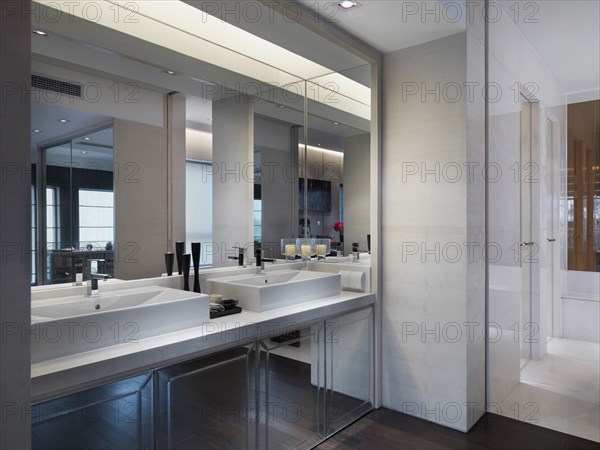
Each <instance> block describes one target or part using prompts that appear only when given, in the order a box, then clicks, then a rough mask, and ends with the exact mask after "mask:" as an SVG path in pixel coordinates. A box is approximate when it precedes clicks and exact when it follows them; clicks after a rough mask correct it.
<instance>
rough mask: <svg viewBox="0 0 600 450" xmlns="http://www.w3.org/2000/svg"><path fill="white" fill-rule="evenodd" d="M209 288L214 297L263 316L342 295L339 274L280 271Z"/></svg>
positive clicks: (212, 283) (238, 277)
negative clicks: (280, 309)
mask: <svg viewBox="0 0 600 450" xmlns="http://www.w3.org/2000/svg"><path fill="white" fill-rule="evenodd" d="M206 287H207V290H208V292H210V293H211V294H221V295H223V298H226V299H227V298H233V299H236V300H238V301H239V305H240V306H241V307H242V309H247V310H250V311H256V312H263V311H269V310H271V309H275V308H281V307H284V306H290V305H295V304H298V303H301V302H303V301H309V300H316V299H319V298H325V297H331V296H334V295H339V294H340V292H341V277H340V275H339V274H337V273H322V272H313V271H309V270H281V271H279V270H278V271H273V272H268V273H266V274H260V275H258V274H257V275H248V274H246V275H236V276H229V277H221V278H211V279H209V280H207V284H206Z"/></svg>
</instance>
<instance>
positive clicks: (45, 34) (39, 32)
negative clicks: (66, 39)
mask: <svg viewBox="0 0 600 450" xmlns="http://www.w3.org/2000/svg"><path fill="white" fill-rule="evenodd" d="M32 31H33V34H37V35H38V36H48V33H46V32H45V31H42V30H32Z"/></svg>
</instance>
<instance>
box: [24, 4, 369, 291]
mask: <svg viewBox="0 0 600 450" xmlns="http://www.w3.org/2000/svg"><path fill="white" fill-rule="evenodd" d="M143 6H144V8H145V9H144V11H143V12H144V15H140V16H139V20H141V21H146V20H147V21H148V23H149V25H148V26H149V27H150V24H151V25H152V27H154V26H158V25H160V27H162V28H164V30H163V31H164V33H163V34H161V33H158V32H157V33H156V35H154V34H152V33H150V34H148V35H140V34H135V35H134V34H133V28H132V27H129V28H127V27H121V28H120V29H119V31H117V30H116V28H117V26H118V25H120V24H114V23H112V22H111V21H108V22H105V21H103V20H98V21H95V22H90V21H86V20H85V18H84V17H80V16H78V15H77V13H76V12H75V13H74V14H75V15H73V16H70V15H68V14H66V13H65V12H64V11H63V13H62V14H61V15H58V16H53V15H50V14H40V15H39V17H37V18H36V20H37V22H38V23H36V24H35V25H36V26H37V27H39V28H40V29H43V30H44V31H46V32H47V33H48V34H47V36H38V35H35V36H34V37H33V40H32V69H33V73H34V78H35V80H36V83H34V94H35V95H33V96H32V128H33V129H38V130H39V131H40V133H37V134H36V135H37V136H36V139H35V146H34V152H33V155H34V156H33V159H32V162H33V163H34V164H35V165H36V166H35V167H36V169H35V170H36V171H37V172H39V180H40V183H38V184H37V185H36V187H35V188H34V190H33V191H32V200H33V203H34V206H33V208H34V210H35V212H36V215H35V217H36V221H35V222H36V226H35V227H34V229H33V230H32V233H33V235H35V240H34V241H35V242H36V245H35V249H34V258H33V259H34V260H35V261H36V262H35V263H34V264H33V266H32V284H50V283H58V282H66V281H71V280H70V278H69V277H73V276H74V275H73V274H74V270H75V271H76V270H78V269H77V267H78V265H80V264H84V265H85V258H82V257H80V255H75V254H74V253H73V252H93V253H86V254H84V255H83V256H89V257H91V256H94V258H96V257H97V258H98V259H104V260H105V261H107V267H106V268H105V270H106V273H110V274H111V276H114V277H116V278H121V279H134V278H144V277H149V276H156V275H159V274H160V273H162V272H163V271H164V261H163V260H164V258H163V254H164V252H165V251H174V243H175V241H180V240H185V241H186V245H187V248H186V251H187V252H189V250H190V248H189V246H190V242H192V241H200V242H202V255H201V265H202V266H204V267H209V266H213V267H218V266H225V265H235V264H236V261H233V259H232V258H237V255H238V250H237V247H242V248H244V249H245V252H246V253H245V254H246V260H247V262H248V263H250V262H251V261H252V259H253V256H254V251H255V249H256V248H261V249H262V250H263V251H264V254H265V257H271V258H281V257H282V255H281V250H280V240H281V239H282V238H286V237H300V236H303V237H315V238H325V239H329V240H330V243H331V248H332V249H334V250H337V251H338V252H341V253H344V254H349V253H351V252H352V250H353V248H352V247H353V246H352V244H354V243H356V244H357V246H358V247H359V248H360V250H367V249H368V235H369V233H370V229H369V154H370V150H369V148H370V143H369V130H370V122H369V119H370V106H369V105H370V68H369V66H362V67H353V68H351V69H347V67H348V62H349V61H350V59H349V58H348V55H342V52H340V53H339V55H340V56H339V58H338V57H336V56H331V55H330V58H329V59H330V61H327V64H328V65H329V66H331V67H333V68H335V69H336V70H331V69H330V68H327V67H326V66H325V65H320V64H324V62H323V61H321V62H320V64H317V63H315V62H312V61H309V60H307V59H305V58H302V57H300V56H298V55H295V54H293V53H291V52H289V51H288V50H285V49H283V48H276V46H273V45H272V44H270V43H266V41H265V42H262V43H260V45H258V44H257V45H258V46H257V47H256V48H257V49H260V48H263V49H266V48H267V47H268V48H269V49H270V50H269V51H266V50H264V51H263V50H260V51H258V50H257V51H255V52H250V53H251V54H250V53H248V54H240V53H239V52H236V51H235V50H230V49H229V47H228V46H229V45H230V44H231V42H229V43H228V44H227V45H226V43H225V42H219V41H218V39H217V37H215V36H212V37H210V38H208V37H205V36H203V37H200V36H199V35H197V33H199V31H198V30H196V31H194V32H190V33H188V34H186V39H187V40H189V42H188V44H191V43H192V41H193V43H194V45H197V46H198V47H194V46H193V45H192V46H191V47H190V46H188V47H186V49H184V48H183V47H181V48H180V47H179V45H180V42H177V43H173V44H171V43H166V42H162V41H160V39H162V36H164V35H167V34H168V33H167V29H168V32H169V33H171V32H174V33H181V32H182V29H181V27H183V25H182V24H179V25H180V26H179V27H174V26H172V25H171V24H169V23H168V21H166V22H165V21H164V20H161V21H157V20H156V19H155V18H154V17H155V16H156V14H157V13H158V12H159V11H158V9H160V7H159V5H154V4H153V5H150V4H148V5H147V4H144V5H143ZM48 8H53V6H51V5H48ZM155 8H158V9H157V10H156V11H155ZM177 8H185V9H186V12H187V14H189V15H193V14H196V13H201V12H200V11H198V10H196V9H195V8H192V7H191V6H189V5H184V4H179V3H178V4H177ZM190 8H191V9H190ZM203 14H204V13H203ZM204 15H205V16H207V15H206V14H204ZM55 17H58V20H55V19H53V20H48V18H55ZM106 17H110V15H109V14H107V16H106ZM157 17H158V16H157ZM207 17H208V18H207ZM207 17H203V20H209V19H210V16H207ZM157 24H158V25H157ZM184 28H185V27H184ZM136 29H137V28H136ZM117 32H118V33H120V34H119V39H118V40H117V41H118V42H116V41H115V40H114V39H112V38H111V34H112V33H117ZM248 39H259V38H257V37H254V36H253V37H251V38H250V37H249V38H248ZM159 41H160V42H159ZM200 48H201V50H202V51H200V50H199V49H200ZM284 54H285V56H286V57H285V58H283V57H282V55H284ZM158 55H160V57H159V56H158ZM294 58H296V59H298V58H300V59H298V60H297V61H295V60H294ZM336 58H337V59H336ZM288 60H293V61H295V62H293V64H288V62H289V61H288ZM277 61H279V62H277ZM352 61H356V59H355V58H354V59H352ZM279 64H281V67H282V68H278V65H279ZM284 64H287V66H286V67H284ZM290 67H294V69H293V70H292V69H290ZM292 72H298V73H292ZM305 96H306V97H307V98H305ZM62 117H66V118H68V119H69V120H70V121H71V122H69V123H67V124H60V122H57V120H59V119H60V118H62ZM49 122H51V123H52V124H53V125H54V124H57V125H58V124H60V125H62V126H65V125H67V127H68V128H62V129H56V130H55V129H54V128H56V127H49V126H46V124H47V123H49ZM108 125H110V127H109V126H108ZM109 129H110V132H109V131H108V130H109ZM92 132H94V133H104V135H98V136H97V137H94V139H99V141H98V144H97V146H96V147H93V146H92V145H90V142H92V141H91V140H90V141H82V139H85V138H86V137H89V136H88V134H90V133H92ZM108 133H111V137H110V139H109V138H108ZM100 138H102V139H100ZM109 140H110V146H111V147H110V152H111V153H110V157H111V159H110V160H109V159H103V160H100V159H98V160H97V162H94V163H93V164H95V165H100V164H101V163H100V161H102V164H105V163H106V164H107V165H106V166H102V167H103V168H100V169H92V168H90V169H81V170H88V171H92V170H96V171H98V172H101V173H102V174H103V178H102V177H99V178H98V177H96V178H97V179H96V178H94V177H92V174H91V172H90V174H89V175H90V176H88V177H86V178H90V179H92V178H94V180H95V182H96V184H93V183H91V182H90V186H85V185H84V186H80V185H77V182H76V183H73V180H75V181H77V180H76V179H77V177H78V176H79V175H77V174H78V173H79V170H80V169H79V167H76V164H82V162H81V161H80V160H81V159H82V158H83V157H86V158H91V157H92V155H95V156H96V157H98V158H99V156H100V155H99V154H100V150H105V152H104V153H103V156H104V157H108V152H109V142H108V141H109ZM100 145H104V146H105V147H100ZM67 147H68V148H67ZM83 151H86V152H87V153H83ZM61 158H62V159H61ZM67 159H68V160H67ZM89 162H90V164H91V163H92V160H91V159H90V160H89ZM109 163H110V164H109ZM58 164H61V166H60V167H61V168H62V169H64V170H62V169H61V171H63V172H65V171H66V172H69V175H68V180H69V183H67V181H66V178H65V177H66V175H61V176H60V177H62V178H61V179H60V180H56V178H60V177H59V174H58V173H57V170H58V169H55V168H56V167H58ZM109 166H110V167H111V169H109V168H108V167H109ZM94 167H95V166H94ZM47 169H50V170H49V172H48V176H49V178H46V179H44V178H43V177H45V176H46V175H43V174H44V173H46V172H45V171H46V170H47ZM109 174H112V203H111V202H110V201H109V198H108V197H106V198H104V197H103V198H102V199H101V198H100V197H99V196H101V195H103V194H100V193H99V192H105V193H108V192H110V191H111V187H110V186H109V185H110V184H111V181H110V178H109ZM53 177H54V178H53ZM100 179H101V182H100V181H98V180H100ZM44 180H46V181H52V183H54V184H55V185H56V184H57V183H60V185H61V186H62V187H61V190H60V193H57V192H55V191H52V190H50V191H46V190H45V186H46V184H44V183H45V182H46V181H44ZM65 183H67V184H68V187H67V184H65ZM86 191H94V192H93V194H94V196H93V198H91V197H90V198H89V199H86V200H85V201H86V202H87V203H88V204H87V205H84V206H82V204H80V203H81V202H79V198H80V196H81V198H82V199H83V198H84V197H85V195H87V193H86ZM67 192H68V201H67V199H66V197H64V196H65V195H67V194H66V193H67ZM55 194H56V195H55ZM58 194H60V195H58ZM89 195H90V196H91V195H92V192H90V193H89ZM42 205H43V207H42ZM82 208H87V209H82ZM132 211H135V214H131V212H132ZM111 214H112V218H113V220H112V223H109V216H111ZM342 224H343V228H342ZM42 230H43V233H42ZM109 243H112V244H113V246H114V248H113V250H109V249H107V247H109V248H110V245H109ZM89 245H91V250H88V246H89ZM67 251H68V252H71V256H72V257H71V258H70V259H69V261H70V260H74V261H76V262H75V263H74V264H75V265H76V267H75V269H73V265H70V266H69V267H68V269H67V268H65V267H66V262H65V261H66V259H65V258H62V259H61V261H62V262H61V263H60V265H61V267H63V266H65V267H63V268H62V269H60V270H56V269H53V268H56V267H58V266H59V262H58V259H59V256H61V253H60V252H67ZM111 251H112V252H113V256H112V258H113V259H114V264H113V263H112V260H111V255H110V252H111ZM96 252H98V254H96ZM82 259H84V261H83V262H82V261H81V260H82ZM60 271H62V272H64V273H63V274H62V275H60V274H59V273H58V272H60ZM42 273H43V274H44V275H43V276H42V275H41V274H42ZM67 273H68V275H67Z"/></svg>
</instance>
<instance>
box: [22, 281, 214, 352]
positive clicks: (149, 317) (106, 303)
mask: <svg viewBox="0 0 600 450" xmlns="http://www.w3.org/2000/svg"><path fill="white" fill-rule="evenodd" d="M208 303H209V299H208V296H207V295H205V294H196V293H193V292H187V291H181V290H178V289H171V288H166V287H161V286H147V287H140V288H131V289H122V290H115V291H106V292H104V293H103V292H102V291H100V296H99V297H87V296H85V295H74V296H70V297H63V298H55V299H47V300H39V301H35V302H32V306H31V326H32V329H33V330H32V334H31V360H32V362H33V363H35V362H39V361H45V360H48V359H54V358H59V357H62V356H68V355H73V354H76V353H80V352H85V351H89V350H95V349H99V348H104V347H108V346H111V345H117V344H124V343H136V342H138V341H139V340H140V339H144V338H148V337H153V336H158V335H161V334H164V333H170V332H173V331H177V330H181V329H185V328H191V327H195V326H200V325H202V323H204V322H207V321H208V318H209V317H208V316H209V308H208Z"/></svg>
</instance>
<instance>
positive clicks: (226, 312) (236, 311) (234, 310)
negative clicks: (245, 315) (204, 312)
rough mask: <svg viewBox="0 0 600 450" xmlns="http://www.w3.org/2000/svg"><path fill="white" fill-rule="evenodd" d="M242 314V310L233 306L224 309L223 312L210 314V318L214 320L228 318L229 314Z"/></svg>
mask: <svg viewBox="0 0 600 450" xmlns="http://www.w3.org/2000/svg"><path fill="white" fill-rule="evenodd" d="M241 312H242V308H240V307H239V306H234V307H233V308H229V309H226V310H224V311H217V312H212V311H211V312H210V318H211V319H216V318H218V317H223V316H229V315H231V314H239V313H241Z"/></svg>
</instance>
